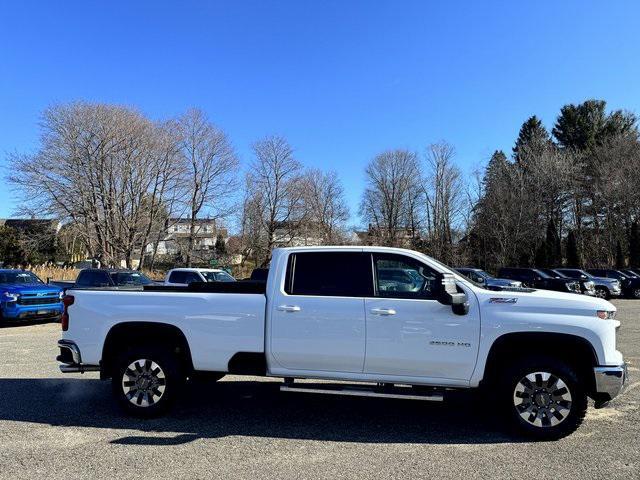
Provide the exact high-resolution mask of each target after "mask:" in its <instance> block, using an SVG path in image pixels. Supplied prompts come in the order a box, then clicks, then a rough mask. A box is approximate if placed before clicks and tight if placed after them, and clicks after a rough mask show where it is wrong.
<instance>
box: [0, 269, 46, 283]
mask: <svg viewBox="0 0 640 480" xmlns="http://www.w3.org/2000/svg"><path fill="white" fill-rule="evenodd" d="M0 283H4V284H9V285H14V284H18V285H19V284H26V283H44V282H43V281H42V280H40V279H39V278H38V277H37V276H36V275H35V274H33V273H31V272H0Z"/></svg>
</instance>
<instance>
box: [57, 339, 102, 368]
mask: <svg viewBox="0 0 640 480" xmlns="http://www.w3.org/2000/svg"><path fill="white" fill-rule="evenodd" d="M58 348H60V355H58V356H57V357H56V360H57V361H58V362H60V371H61V372H62V373H84V372H98V371H100V367H99V366H98V365H85V364H83V363H82V355H81V354H80V349H79V348H78V345H76V343H75V342H73V341H71V340H58Z"/></svg>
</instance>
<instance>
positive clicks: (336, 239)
mask: <svg viewBox="0 0 640 480" xmlns="http://www.w3.org/2000/svg"><path fill="white" fill-rule="evenodd" d="M302 187H303V199H304V210H305V221H304V223H305V227H306V228H307V229H308V230H309V231H311V232H314V234H315V235H318V236H319V237H320V239H321V241H322V243H323V244H324V245H332V244H336V243H340V242H343V241H344V237H345V234H344V229H345V227H344V226H345V223H346V221H347V220H348V219H349V207H348V206H347V202H346V200H345V198H344V188H343V187H342V183H341V182H340V179H339V177H338V174H337V173H336V172H328V173H325V172H323V171H321V170H319V169H311V170H308V171H307V172H305V174H304V177H303V179H302Z"/></svg>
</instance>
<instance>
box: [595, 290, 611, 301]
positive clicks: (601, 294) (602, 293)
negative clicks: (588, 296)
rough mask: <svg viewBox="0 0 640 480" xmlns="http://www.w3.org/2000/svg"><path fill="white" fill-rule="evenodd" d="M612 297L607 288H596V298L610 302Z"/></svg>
mask: <svg viewBox="0 0 640 480" xmlns="http://www.w3.org/2000/svg"><path fill="white" fill-rule="evenodd" d="M610 296H611V295H610V294H609V290H607V289H606V288H605V287H596V297H598V298H604V299H605V300H609V297H610Z"/></svg>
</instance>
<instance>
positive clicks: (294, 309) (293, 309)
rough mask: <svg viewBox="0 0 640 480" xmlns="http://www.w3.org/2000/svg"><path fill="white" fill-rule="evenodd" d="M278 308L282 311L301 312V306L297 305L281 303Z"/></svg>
mask: <svg viewBox="0 0 640 480" xmlns="http://www.w3.org/2000/svg"><path fill="white" fill-rule="evenodd" d="M278 310H280V311H281V312H299V311H300V307H299V306H297V305H280V306H279V307H278Z"/></svg>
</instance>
